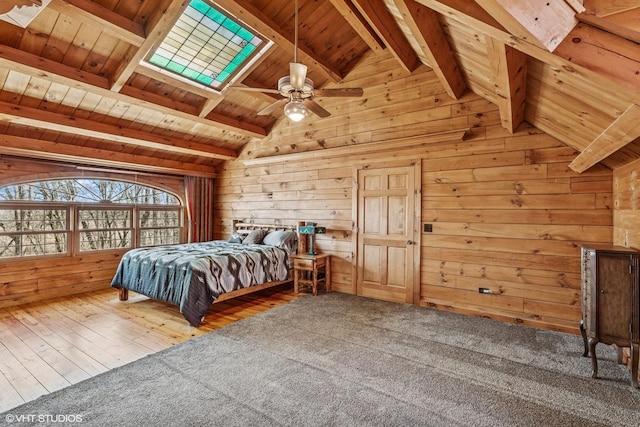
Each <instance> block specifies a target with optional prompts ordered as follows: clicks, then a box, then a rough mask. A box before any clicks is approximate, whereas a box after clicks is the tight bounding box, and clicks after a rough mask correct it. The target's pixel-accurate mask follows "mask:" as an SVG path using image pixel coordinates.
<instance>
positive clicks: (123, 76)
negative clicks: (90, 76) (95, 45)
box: [111, 0, 189, 92]
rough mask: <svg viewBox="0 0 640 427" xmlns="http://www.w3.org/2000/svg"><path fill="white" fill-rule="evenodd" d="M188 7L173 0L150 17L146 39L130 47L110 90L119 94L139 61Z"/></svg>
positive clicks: (184, 1)
mask: <svg viewBox="0 0 640 427" xmlns="http://www.w3.org/2000/svg"><path fill="white" fill-rule="evenodd" d="M187 6H189V0H173V1H171V3H170V4H169V6H168V7H167V8H166V9H159V10H157V11H156V13H155V15H153V16H152V17H150V19H149V20H148V21H147V26H146V28H145V34H146V38H145V39H144V41H143V42H142V44H140V45H139V46H131V47H130V48H129V50H128V51H127V53H126V54H125V56H124V60H123V61H122V63H121V64H120V66H119V67H118V69H117V71H116V72H115V73H114V75H113V83H112V84H111V90H112V91H114V92H119V91H120V89H122V87H123V86H124V85H125V84H126V83H127V81H128V80H129V78H130V77H131V75H132V74H133V73H134V72H135V70H136V67H137V66H138V64H140V61H142V59H144V57H145V56H146V55H147V53H149V52H150V51H151V50H153V49H155V48H156V46H158V45H159V44H160V43H161V42H162V41H163V40H164V38H165V37H166V35H167V34H168V33H169V31H171V28H173V26H174V24H175V23H176V21H177V20H178V18H180V15H182V12H184V10H185V9H186V8H187Z"/></svg>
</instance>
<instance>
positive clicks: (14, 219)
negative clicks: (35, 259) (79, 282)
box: [0, 206, 69, 258]
mask: <svg viewBox="0 0 640 427" xmlns="http://www.w3.org/2000/svg"><path fill="white" fill-rule="evenodd" d="M68 218H69V210H68V209H64V208H38V207H36V206H33V207H26V206H25V207H16V208H13V209H1V208H0V258H7V257H21V256H32V255H48V254H60V253H67V252H68V250H69V248H68V244H67V242H68V235H69V221H68Z"/></svg>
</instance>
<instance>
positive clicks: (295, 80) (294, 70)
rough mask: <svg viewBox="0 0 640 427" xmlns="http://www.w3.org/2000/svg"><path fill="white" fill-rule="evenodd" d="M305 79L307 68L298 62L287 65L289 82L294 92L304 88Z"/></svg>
mask: <svg viewBox="0 0 640 427" xmlns="http://www.w3.org/2000/svg"><path fill="white" fill-rule="evenodd" d="M306 78H307V66H306V65H304V64H301V63H299V62H290V63H289V81H290V83H291V86H293V88H294V89H295V90H302V89H303V88H304V81H305V79H306Z"/></svg>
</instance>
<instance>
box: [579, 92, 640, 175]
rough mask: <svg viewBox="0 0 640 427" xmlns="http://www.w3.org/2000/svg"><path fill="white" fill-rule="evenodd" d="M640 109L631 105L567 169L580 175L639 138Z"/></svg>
mask: <svg viewBox="0 0 640 427" xmlns="http://www.w3.org/2000/svg"><path fill="white" fill-rule="evenodd" d="M638 123H640V107H639V106H637V105H636V104H631V105H630V106H629V107H628V108H627V109H626V110H625V111H624V112H623V113H622V114H621V115H620V116H618V118H617V119H616V120H615V121H614V122H613V123H611V125H609V127H608V128H606V129H605V130H604V132H602V133H601V134H600V135H598V137H597V138H596V139H595V140H594V141H593V142H591V144H589V145H588V146H587V148H585V149H584V150H583V151H582V153H580V154H579V155H578V156H577V157H576V158H575V159H573V161H572V162H571V163H569V167H570V168H571V169H572V170H574V171H576V172H578V173H582V172H584V171H586V170H587V169H589V168H590V167H591V166H593V165H595V164H596V163H598V162H600V161H602V160H604V159H606V158H607V157H609V156H610V155H611V154H613V153H615V152H616V151H618V150H619V149H621V148H622V147H624V146H625V145H627V144H629V143H631V142H633V141H634V140H635V139H637V138H639V137H640V127H638Z"/></svg>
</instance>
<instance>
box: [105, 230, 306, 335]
mask: <svg viewBox="0 0 640 427" xmlns="http://www.w3.org/2000/svg"><path fill="white" fill-rule="evenodd" d="M297 248H298V235H297V232H296V226H281V225H280V226H278V225H256V224H248V223H242V222H236V221H234V233H233V235H232V236H231V238H230V239H229V240H214V241H209V242H201V243H185V244H179V245H166V246H154V247H148V248H137V249H132V250H130V251H128V252H127V253H125V254H124V255H123V257H122V259H121V260H120V264H119V265H118V269H117V270H116V273H115V275H114V277H113V280H112V281H111V286H112V287H114V288H117V289H119V292H120V300H122V301H125V300H127V299H128V291H130V290H131V291H134V292H137V293H140V294H142V295H146V296H148V297H150V298H153V299H157V300H160V301H164V302H167V303H170V304H174V305H177V306H178V307H179V309H180V313H182V315H183V316H184V318H185V319H186V320H187V321H188V322H189V324H191V325H192V326H194V327H197V326H199V325H200V323H201V321H202V318H203V317H204V315H205V313H206V312H207V310H208V309H209V307H210V306H211V304H213V303H214V302H219V301H223V300H227V299H230V298H233V297H237V296H239V295H244V294H247V293H251V292H255V291H259V290H263V289H266V288H269V287H272V286H277V285H281V284H285V283H289V282H292V277H293V276H292V273H291V269H292V259H291V257H290V255H292V254H294V253H296V252H297Z"/></svg>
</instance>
